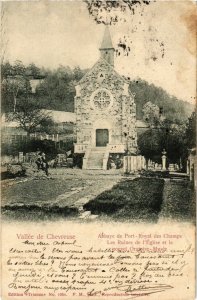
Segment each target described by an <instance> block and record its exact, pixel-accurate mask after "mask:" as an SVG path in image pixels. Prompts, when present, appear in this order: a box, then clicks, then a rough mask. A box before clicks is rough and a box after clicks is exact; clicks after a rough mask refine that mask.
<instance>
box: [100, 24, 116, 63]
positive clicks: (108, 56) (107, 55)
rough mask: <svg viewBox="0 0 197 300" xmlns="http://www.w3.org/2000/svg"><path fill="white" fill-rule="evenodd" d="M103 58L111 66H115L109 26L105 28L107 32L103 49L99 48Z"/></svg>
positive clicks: (102, 44)
mask: <svg viewBox="0 0 197 300" xmlns="http://www.w3.org/2000/svg"><path fill="white" fill-rule="evenodd" d="M99 50H100V53H101V58H103V59H105V60H106V61H107V62H108V63H109V64H110V65H112V66H114V51H115V49H114V47H113V45H112V40H111V35H110V31H109V28H108V26H106V27H105V32H104V36H103V40H102V43H101V47H100V48H99Z"/></svg>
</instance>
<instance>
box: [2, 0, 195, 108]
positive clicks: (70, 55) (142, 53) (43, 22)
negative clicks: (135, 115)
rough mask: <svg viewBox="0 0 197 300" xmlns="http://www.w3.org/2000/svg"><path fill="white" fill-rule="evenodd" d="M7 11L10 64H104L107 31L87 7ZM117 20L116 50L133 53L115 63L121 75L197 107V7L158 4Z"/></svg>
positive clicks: (52, 4) (20, 6)
mask: <svg viewBox="0 0 197 300" xmlns="http://www.w3.org/2000/svg"><path fill="white" fill-rule="evenodd" d="M2 11H3V12H4V16H3V18H2V20H3V35H2V41H3V45H4V48H5V60H9V61H10V62H14V61H15V60H21V61H22V62H23V63H24V64H26V65H27V64H29V63H34V64H36V65H38V66H39V67H42V66H43V67H47V68H51V69H54V68H57V67H58V66H59V65H64V66H70V67H75V66H80V68H85V69H86V68H91V67H92V66H93V65H94V64H95V62H96V61H97V60H98V59H99V46H100V44H101V41H102V36H103V33H104V25H103V24H97V23H96V22H95V21H94V18H93V17H92V16H91V15H89V13H88V10H87V5H86V4H85V3H84V2H83V1H77V0H75V1H68V0H67V1H45V0H44V1H43V0H41V1H28V2H27V1H14V2H12V1H11V2H4V3H3V10H2ZM116 15H118V22H117V23H116V24H115V25H113V24H112V25H111V26H109V29H110V32H111V37H112V42H113V45H114V47H115V48H117V44H118V43H119V42H123V41H125V40H126V45H127V47H129V48H130V51H129V54H128V56H127V55H126V53H125V52H124V51H119V52H120V55H118V56H116V57H115V69H116V70H117V71H118V72H119V74H121V75H125V76H127V77H130V79H137V78H142V79H144V80H146V81H148V82H149V83H153V84H155V85H156V86H159V87H162V88H163V89H165V90H166V91H167V92H168V93H169V94H170V95H174V96H176V97H178V98H179V99H182V100H185V101H189V102H190V103H193V104H194V103H195V94H196V40H195V39H196V38H195V37H196V35H195V30H196V27H195V24H196V23H195V20H196V8H195V4H194V2H192V1H189V0H187V1H173V0H171V1H156V2H152V3H151V4H150V5H145V6H139V7H137V8H136V9H135V14H134V15H132V14H131V11H129V10H127V11H126V12H120V13H119V12H116ZM101 16H102V13H101ZM117 49H122V48H120V47H119V48H117Z"/></svg>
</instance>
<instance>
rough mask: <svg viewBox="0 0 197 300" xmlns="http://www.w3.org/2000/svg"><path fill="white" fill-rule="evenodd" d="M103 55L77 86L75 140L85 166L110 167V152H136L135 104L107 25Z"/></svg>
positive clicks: (102, 49) (76, 149)
mask: <svg viewBox="0 0 197 300" xmlns="http://www.w3.org/2000/svg"><path fill="white" fill-rule="evenodd" d="M99 50H100V58H99V60H98V61H97V62H96V64H95V65H94V66H93V67H92V68H91V69H90V70H89V71H88V72H87V73H86V74H85V75H84V77H83V78H82V79H81V80H80V81H79V82H78V84H77V86H76V96H75V114H76V127H75V135H76V141H77V142H76V144H75V145H74V152H75V153H76V154H81V155H82V154H84V157H83V169H104V170H105V169H107V162H108V158H109V155H111V154H119V155H124V153H128V152H129V153H131V154H136V150H137V132H136V105H135V102H134V95H133V94H132V93H131V92H130V91H129V81H128V80H126V79H125V78H124V77H122V76H120V75H119V74H118V73H117V72H116V71H115V69H114V54H115V49H114V47H113V45H112V40H111V36H110V31H109V28H108V27H107V26H106V28H105V32H104V36H103V40H102V43H101V47H100V49H99Z"/></svg>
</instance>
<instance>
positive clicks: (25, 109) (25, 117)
mask: <svg viewBox="0 0 197 300" xmlns="http://www.w3.org/2000/svg"><path fill="white" fill-rule="evenodd" d="M8 120H10V121H16V122H17V123H18V124H19V127H20V128H22V129H23V130H25V131H26V132H27V135H28V136H29V135H30V134H31V133H35V132H46V133H48V131H49V130H50V127H52V126H54V122H53V120H52V118H51V116H50V114H49V113H47V112H45V111H44V110H43V109H42V108H41V106H40V104H39V102H37V101H35V98H34V97H31V96H26V97H20V99H19V100H18V102H17V106H16V110H15V111H14V112H13V113H10V114H9V115H8Z"/></svg>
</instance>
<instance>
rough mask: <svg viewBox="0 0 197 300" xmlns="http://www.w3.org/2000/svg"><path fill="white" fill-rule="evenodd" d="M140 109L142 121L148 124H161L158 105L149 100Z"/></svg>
mask: <svg viewBox="0 0 197 300" xmlns="http://www.w3.org/2000/svg"><path fill="white" fill-rule="evenodd" d="M142 111H143V119H144V121H146V122H147V123H148V124H149V125H150V126H159V125H160V124H161V122H162V120H161V112H160V108H159V106H157V105H155V104H153V103H152V102H150V101H149V102H147V103H146V104H145V105H144V106H143V109H142Z"/></svg>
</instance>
